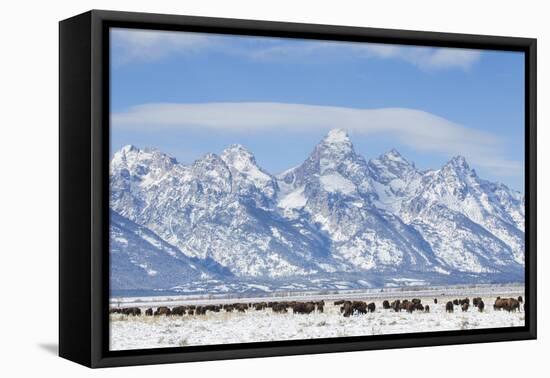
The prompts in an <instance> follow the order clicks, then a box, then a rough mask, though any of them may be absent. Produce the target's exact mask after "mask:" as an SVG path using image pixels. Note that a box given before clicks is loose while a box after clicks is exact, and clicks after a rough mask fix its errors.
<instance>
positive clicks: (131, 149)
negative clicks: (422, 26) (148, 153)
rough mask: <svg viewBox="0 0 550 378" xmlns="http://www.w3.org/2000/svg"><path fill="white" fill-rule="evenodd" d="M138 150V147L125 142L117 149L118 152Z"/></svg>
mask: <svg viewBox="0 0 550 378" xmlns="http://www.w3.org/2000/svg"><path fill="white" fill-rule="evenodd" d="M138 151H139V148H137V147H136V146H134V145H133V144H127V145H125V146H124V147H122V148H121V149H120V150H119V152H123V153H125V154H127V153H129V152H138Z"/></svg>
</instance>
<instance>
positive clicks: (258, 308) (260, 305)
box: [254, 302, 267, 311]
mask: <svg viewBox="0 0 550 378" xmlns="http://www.w3.org/2000/svg"><path fill="white" fill-rule="evenodd" d="M266 307H267V303H265V302H260V303H254V310H256V311H262V310H263V309H265V308H266Z"/></svg>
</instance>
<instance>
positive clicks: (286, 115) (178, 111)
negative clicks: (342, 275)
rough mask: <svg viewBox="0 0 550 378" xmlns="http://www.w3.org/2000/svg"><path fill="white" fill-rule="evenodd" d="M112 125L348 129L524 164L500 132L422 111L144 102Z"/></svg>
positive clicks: (515, 169) (487, 164)
mask: <svg viewBox="0 0 550 378" xmlns="http://www.w3.org/2000/svg"><path fill="white" fill-rule="evenodd" d="M111 122H112V125H113V127H116V128H127V129H132V130H136V129H137V130H145V131H147V130H151V129H154V130H172V129H182V130H186V129H189V128H196V129H200V130H204V129H210V130H218V131H231V132H237V133H243V134H250V133H261V132H264V131H279V132H285V133H288V134H289V135H291V134H292V133H296V132H307V131H318V130H326V131H328V130H330V129H332V128H335V127H341V128H344V129H347V130H348V131H349V132H350V133H352V134H362V135H384V136H389V137H391V138H395V139H396V140H397V141H398V142H399V143H400V144H403V145H406V146H409V147H411V148H414V149H416V150H419V151H429V152H437V153H443V154H446V155H449V156H452V155H464V156H466V158H468V160H469V161H471V162H472V163H475V165H477V166H481V167H484V168H490V169H494V170H495V171H496V170H498V171H499V172H500V173H507V174H509V175H517V174H520V173H521V172H522V165H521V162H518V161H511V160H508V159H506V158H504V157H503V154H502V151H501V141H500V139H499V138H498V136H496V135H494V134H491V133H487V132H484V131H480V130H476V129H472V128H467V127H464V126H462V125H459V124H456V123H453V122H451V121H449V120H447V119H445V118H442V117H439V116H437V115H434V114H431V113H428V112H424V111H421V110H414V109H405V108H383V109H356V108H346V107H335V106H317V105H303V104H286V103H272V102H265V103H261V102H242V103H202V104H171V103H158V104H144V105H139V106H134V107H132V108H130V109H128V110H127V111H124V112H119V113H115V114H113V115H112V117H111Z"/></svg>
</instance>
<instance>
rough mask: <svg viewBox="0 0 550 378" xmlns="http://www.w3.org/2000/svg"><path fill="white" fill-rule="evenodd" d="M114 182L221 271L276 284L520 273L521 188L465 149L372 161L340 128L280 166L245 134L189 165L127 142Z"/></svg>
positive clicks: (133, 218)
mask: <svg viewBox="0 0 550 378" xmlns="http://www.w3.org/2000/svg"><path fill="white" fill-rule="evenodd" d="M110 188H111V208H112V209H113V211H114V212H116V214H117V215H118V216H120V217H123V218H125V219H128V220H129V221H130V222H133V223H135V224H136V225H138V226H139V227H144V228H146V229H148V230H149V231H150V232H152V233H154V235H156V236H157V237H158V238H159V239H161V240H163V241H164V242H166V243H168V244H169V245H171V246H172V247H173V248H175V249H177V250H179V252H180V253H181V254H182V255H184V256H186V257H189V258H195V259H199V260H200V259H204V260H205V259H210V260H209V261H212V262H214V263H215V264H218V265H219V267H223V269H225V272H226V273H227V274H225V275H224V274H221V275H220V274H219V272H220V271H219V269H218V272H214V273H216V274H217V275H216V274H214V273H213V274H212V277H217V278H216V279H226V280H234V279H240V280H244V281H246V280H249V279H253V280H256V281H258V280H259V281H260V282H261V281H262V280H266V281H268V280H269V281H270V282H273V280H275V281H277V280H282V281H281V282H280V284H273V285H272V286H270V287H272V288H273V290H275V289H276V287H277V285H280V286H281V287H283V286H285V285H288V284H289V283H292V282H293V281H296V282H298V281H300V282H303V281H304V279H305V277H322V279H321V280H327V281H326V282H330V283H331V284H330V285H334V281H335V277H341V278H342V280H345V277H351V276H353V277H355V278H354V280H355V281H357V279H358V278H357V277H363V278H364V279H360V281H364V282H365V285H366V286H368V285H374V284H376V285H389V286H391V285H392V284H393V283H395V282H407V281H406V280H405V281H402V279H406V278H407V277H409V276H411V277H412V276H414V277H416V280H417V281H418V280H419V279H420V280H421V277H425V278H426V282H427V283H430V284H433V283H438V282H447V281H448V280H449V275H454V276H453V279H458V280H459V281H460V279H461V278H460V277H463V280H464V282H465V283H468V282H472V280H473V281H474V282H475V280H476V279H480V275H483V277H484V278H483V279H484V280H491V278H490V276H491V275H494V277H498V278H495V279H496V280H502V279H503V277H510V279H511V280H522V279H523V269H524V268H523V266H524V254H523V245H524V231H523V228H522V225H523V218H524V209H523V204H524V199H523V196H522V195H521V194H520V193H517V192H514V191H512V190H510V189H509V188H507V187H506V186H505V185H503V184H500V183H491V182H489V181H487V180H483V179H481V178H479V177H478V176H477V173H476V172H475V170H473V169H471V168H470V167H469V165H468V163H467V161H466V159H465V158H464V157H462V156H456V157H453V158H451V159H450V160H449V161H448V162H447V163H446V164H445V165H444V166H443V167H441V168H439V169H435V170H427V171H421V170H419V169H417V168H416V166H415V165H414V163H413V162H410V161H408V160H407V159H405V158H404V157H403V156H402V155H401V154H400V153H399V152H398V151H397V150H396V149H391V150H389V151H387V152H386V153H384V154H382V155H380V156H379V157H378V158H374V159H371V160H369V161H367V160H366V159H365V158H364V157H363V156H361V155H360V154H358V153H357V152H356V151H355V149H354V146H353V143H352V142H351V139H350V138H349V135H348V134H347V132H346V131H345V130H343V129H333V130H331V131H330V132H329V133H328V134H327V135H326V136H325V138H323V140H321V141H320V142H319V143H318V144H317V145H316V146H315V147H314V149H313V150H312V152H311V154H310V155H309V156H308V157H307V158H306V159H305V160H304V162H303V163H302V164H300V165H298V166H296V167H294V168H291V169H289V170H287V171H284V172H283V173H281V174H279V175H277V176H276V175H273V174H271V173H269V172H268V171H267V170H265V169H263V168H261V167H260V166H259V165H258V164H257V162H256V159H255V157H254V155H253V154H252V153H251V152H250V151H248V150H247V149H246V148H245V147H244V146H242V145H238V144H234V145H231V146H228V147H227V148H226V149H225V150H224V151H223V152H222V153H221V154H220V155H217V154H213V153H209V154H206V155H204V156H203V157H201V158H200V159H197V160H196V161H195V162H193V163H192V164H190V165H184V164H181V163H178V162H177V160H176V159H174V158H172V157H170V156H168V155H166V154H164V153H162V152H160V151H158V150H154V149H139V148H137V147H135V146H125V147H123V148H122V149H120V150H119V151H117V152H116V153H115V154H114V155H113V158H112V160H111V170H110ZM419 277H420V278H419ZM476 277H477V278H476ZM181 279H182V284H183V285H184V286H185V285H187V287H189V279H188V277H182V278H181ZM393 280H397V281H393ZM399 280H401V281H399ZM127 281H128V280H127ZM130 281H131V280H130ZM244 281H243V282H244ZM256 281H255V282H256ZM285 282H286V284H285ZM350 282H351V281H350ZM172 284H173V282H171V283H170V285H165V286H164V287H161V286H162V285H157V287H156V288H161V289H168V288H169V287H168V286H170V287H172V286H178V285H172ZM327 285H328V283H327ZM321 286H322V285H321ZM327 287H328V286H327ZM331 287H332V286H331Z"/></svg>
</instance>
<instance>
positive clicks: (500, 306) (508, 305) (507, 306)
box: [493, 298, 520, 312]
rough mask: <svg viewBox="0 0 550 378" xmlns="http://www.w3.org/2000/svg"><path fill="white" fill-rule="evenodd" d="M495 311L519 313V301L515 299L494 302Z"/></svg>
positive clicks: (501, 299) (502, 299)
mask: <svg viewBox="0 0 550 378" xmlns="http://www.w3.org/2000/svg"><path fill="white" fill-rule="evenodd" d="M493 308H494V309H495V310H506V311H508V312H510V311H519V309H520V307H519V301H518V300H517V299H515V298H500V299H497V300H495V304H494V305H493Z"/></svg>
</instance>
